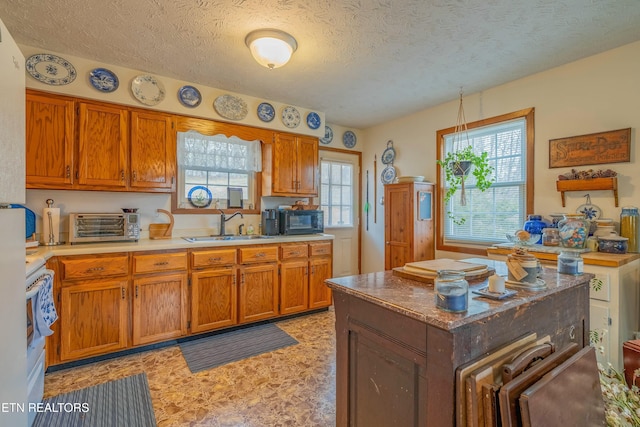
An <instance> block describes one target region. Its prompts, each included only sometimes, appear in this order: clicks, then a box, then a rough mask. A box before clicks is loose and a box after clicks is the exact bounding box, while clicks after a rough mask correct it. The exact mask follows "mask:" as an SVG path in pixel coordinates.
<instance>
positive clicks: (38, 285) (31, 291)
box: [27, 270, 53, 299]
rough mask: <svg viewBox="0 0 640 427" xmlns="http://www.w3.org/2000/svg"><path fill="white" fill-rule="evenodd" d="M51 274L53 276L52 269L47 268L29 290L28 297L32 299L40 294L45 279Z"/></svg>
mask: <svg viewBox="0 0 640 427" xmlns="http://www.w3.org/2000/svg"><path fill="white" fill-rule="evenodd" d="M49 276H53V274H51V273H50V270H45V271H44V274H43V275H42V276H40V278H39V279H38V280H37V281H36V282H35V283H34V284H33V286H31V288H30V289H29V290H28V291H27V299H31V298H33V297H35V296H36V295H37V294H38V292H40V288H41V287H42V284H43V283H44V280H45V279H46V278H47V277H49Z"/></svg>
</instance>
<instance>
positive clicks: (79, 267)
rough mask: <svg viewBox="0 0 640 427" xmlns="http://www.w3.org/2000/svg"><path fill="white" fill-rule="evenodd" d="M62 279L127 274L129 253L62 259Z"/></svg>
mask: <svg viewBox="0 0 640 427" xmlns="http://www.w3.org/2000/svg"><path fill="white" fill-rule="evenodd" d="M60 264H61V265H62V269H61V270H62V280H72V279H93V278H96V279H97V278H102V277H105V276H126V275H127V274H129V256H128V255H127V254H119V255H109V256H99V255H92V256H88V257H81V258H65V257H62V258H61V259H60Z"/></svg>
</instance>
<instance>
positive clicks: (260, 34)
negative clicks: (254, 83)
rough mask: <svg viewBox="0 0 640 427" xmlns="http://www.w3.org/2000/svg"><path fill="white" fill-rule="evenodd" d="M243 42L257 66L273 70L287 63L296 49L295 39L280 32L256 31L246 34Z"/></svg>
mask: <svg viewBox="0 0 640 427" xmlns="http://www.w3.org/2000/svg"><path fill="white" fill-rule="evenodd" d="M244 42H245V43H246V45H247V46H248V47H249V49H250V50H251V54H252V55H253V57H254V59H255V60H256V61H257V62H258V64H260V65H262V66H264V67H267V68H270V69H274V68H278V67H282V66H283V65H284V64H286V63H287V62H289V59H291V54H293V52H295V51H296V49H297V48H298V43H297V42H296V39H294V38H293V36H291V35H290V34H287V33H285V32H284V31H280V30H256V31H252V32H250V33H249V34H247V37H246V38H245V39H244Z"/></svg>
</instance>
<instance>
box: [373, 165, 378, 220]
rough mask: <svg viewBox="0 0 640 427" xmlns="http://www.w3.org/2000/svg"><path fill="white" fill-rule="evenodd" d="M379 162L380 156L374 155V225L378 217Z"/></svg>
mask: <svg viewBox="0 0 640 427" xmlns="http://www.w3.org/2000/svg"><path fill="white" fill-rule="evenodd" d="M377 161H378V155H377V154H374V155H373V223H374V224H375V223H376V222H377V216H378V203H377V202H376V200H378V165H377Z"/></svg>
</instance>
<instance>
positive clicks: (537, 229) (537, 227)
mask: <svg viewBox="0 0 640 427" xmlns="http://www.w3.org/2000/svg"><path fill="white" fill-rule="evenodd" d="M548 226H549V224H547V223H546V222H544V221H543V220H542V216H541V215H529V216H528V217H527V221H525V223H524V227H522V229H523V230H524V231H528V232H529V233H531V234H542V230H543V229H545V228H547V227H548ZM536 243H542V236H540V238H539V239H538V241H537V242H536Z"/></svg>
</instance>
